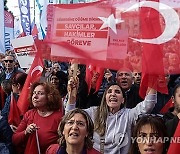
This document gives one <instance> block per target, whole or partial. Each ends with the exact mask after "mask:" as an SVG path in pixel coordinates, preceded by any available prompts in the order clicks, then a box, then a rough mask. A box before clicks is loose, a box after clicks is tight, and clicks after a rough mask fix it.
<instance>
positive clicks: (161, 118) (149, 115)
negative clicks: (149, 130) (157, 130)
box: [136, 114, 164, 122]
mask: <svg viewBox="0 0 180 154" xmlns="http://www.w3.org/2000/svg"><path fill="white" fill-rule="evenodd" d="M143 117H147V118H149V117H154V118H157V119H160V120H162V121H164V118H163V115H162V114H140V115H138V119H137V121H136V122H138V121H139V120H140V119H141V118H143Z"/></svg>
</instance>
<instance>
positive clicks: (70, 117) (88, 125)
mask: <svg viewBox="0 0 180 154" xmlns="http://www.w3.org/2000/svg"><path fill="white" fill-rule="evenodd" d="M93 132H94V125H93V122H92V120H91V118H90V116H89V115H88V114H87V113H86V112H85V111H83V110H81V109H74V110H72V111H70V112H68V113H67V114H66V115H65V116H64V117H63V119H62V121H61V123H60V125H59V128H58V133H59V144H53V145H51V146H50V147H49V148H48V149H47V151H46V154H66V153H68V154H75V153H76V154H99V152H98V151H96V150H94V149H93V142H92V138H93Z"/></svg>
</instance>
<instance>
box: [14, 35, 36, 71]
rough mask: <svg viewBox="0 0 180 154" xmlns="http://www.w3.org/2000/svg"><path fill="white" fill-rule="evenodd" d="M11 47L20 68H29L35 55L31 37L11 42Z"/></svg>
mask: <svg viewBox="0 0 180 154" xmlns="http://www.w3.org/2000/svg"><path fill="white" fill-rule="evenodd" d="M11 43H12V46H13V47H14V51H15V54H16V57H17V60H18V62H19V64H20V67H21V68H29V67H30V66H31V64H32V62H33V59H34V56H35V54H36V46H35V45H34V40H33V37H32V35H29V36H25V37H20V38H17V39H13V40H11Z"/></svg>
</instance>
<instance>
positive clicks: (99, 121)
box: [66, 78, 156, 154]
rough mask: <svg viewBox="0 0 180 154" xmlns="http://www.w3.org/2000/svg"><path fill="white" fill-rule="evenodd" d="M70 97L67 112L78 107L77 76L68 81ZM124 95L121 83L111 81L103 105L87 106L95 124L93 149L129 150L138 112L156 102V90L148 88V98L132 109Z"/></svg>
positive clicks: (102, 151)
mask: <svg viewBox="0 0 180 154" xmlns="http://www.w3.org/2000/svg"><path fill="white" fill-rule="evenodd" d="M68 83H69V84H68V93H69V96H70V97H69V100H68V105H67V107H66V112H67V111H69V110H71V109H72V108H74V107H75V100H76V98H75V95H74V93H76V89H77V88H76V87H77V86H76V78H71V79H70V81H69V82H68ZM123 103H124V95H123V92H122V90H121V88H120V86H119V85H117V84H116V83H114V84H110V85H109V86H108V87H107V89H106V90H105V92H104V95H103V98H102V101H101V105H100V106H99V107H91V108H88V109H86V111H87V112H88V114H89V115H90V117H91V118H92V120H93V122H94V126H95V130H94V136H93V139H94V148H95V149H96V150H98V151H100V152H101V153H105V154H109V153H119V154H121V153H122V154H125V153H127V152H128V149H129V146H130V142H131V141H130V138H131V125H132V123H133V122H135V120H136V119H137V118H138V115H139V114H145V113H147V112H150V111H151V110H152V109H153V107H154V105H155V103H156V91H155V90H153V89H149V92H148V95H147V96H146V97H145V100H144V101H142V102H141V103H139V104H138V105H137V106H136V107H135V108H133V109H126V108H124V107H123Z"/></svg>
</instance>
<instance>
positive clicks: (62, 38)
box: [47, 3, 111, 60]
mask: <svg viewBox="0 0 180 154" xmlns="http://www.w3.org/2000/svg"><path fill="white" fill-rule="evenodd" d="M100 5H101V3H93V4H91V5H89V4H77V5H71V4H68V5H49V6H48V14H47V15H48V32H47V35H48V38H49V39H50V40H51V41H52V42H61V43H64V46H63V45H61V46H60V45H52V46H51V55H52V56H62V57H73V58H84V56H83V55H85V56H87V57H86V58H91V57H92V55H93V58H95V59H98V60H106V57H107V46H108V37H107V36H108V28H107V27H105V28H103V29H100V27H101V26H102V25H103V21H102V20H101V19H100V18H99V17H106V18H107V17H108V16H109V15H110V13H111V8H107V7H103V5H102V6H100ZM51 11H52V12H51ZM76 49H79V52H76ZM88 56H89V57H88Z"/></svg>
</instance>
